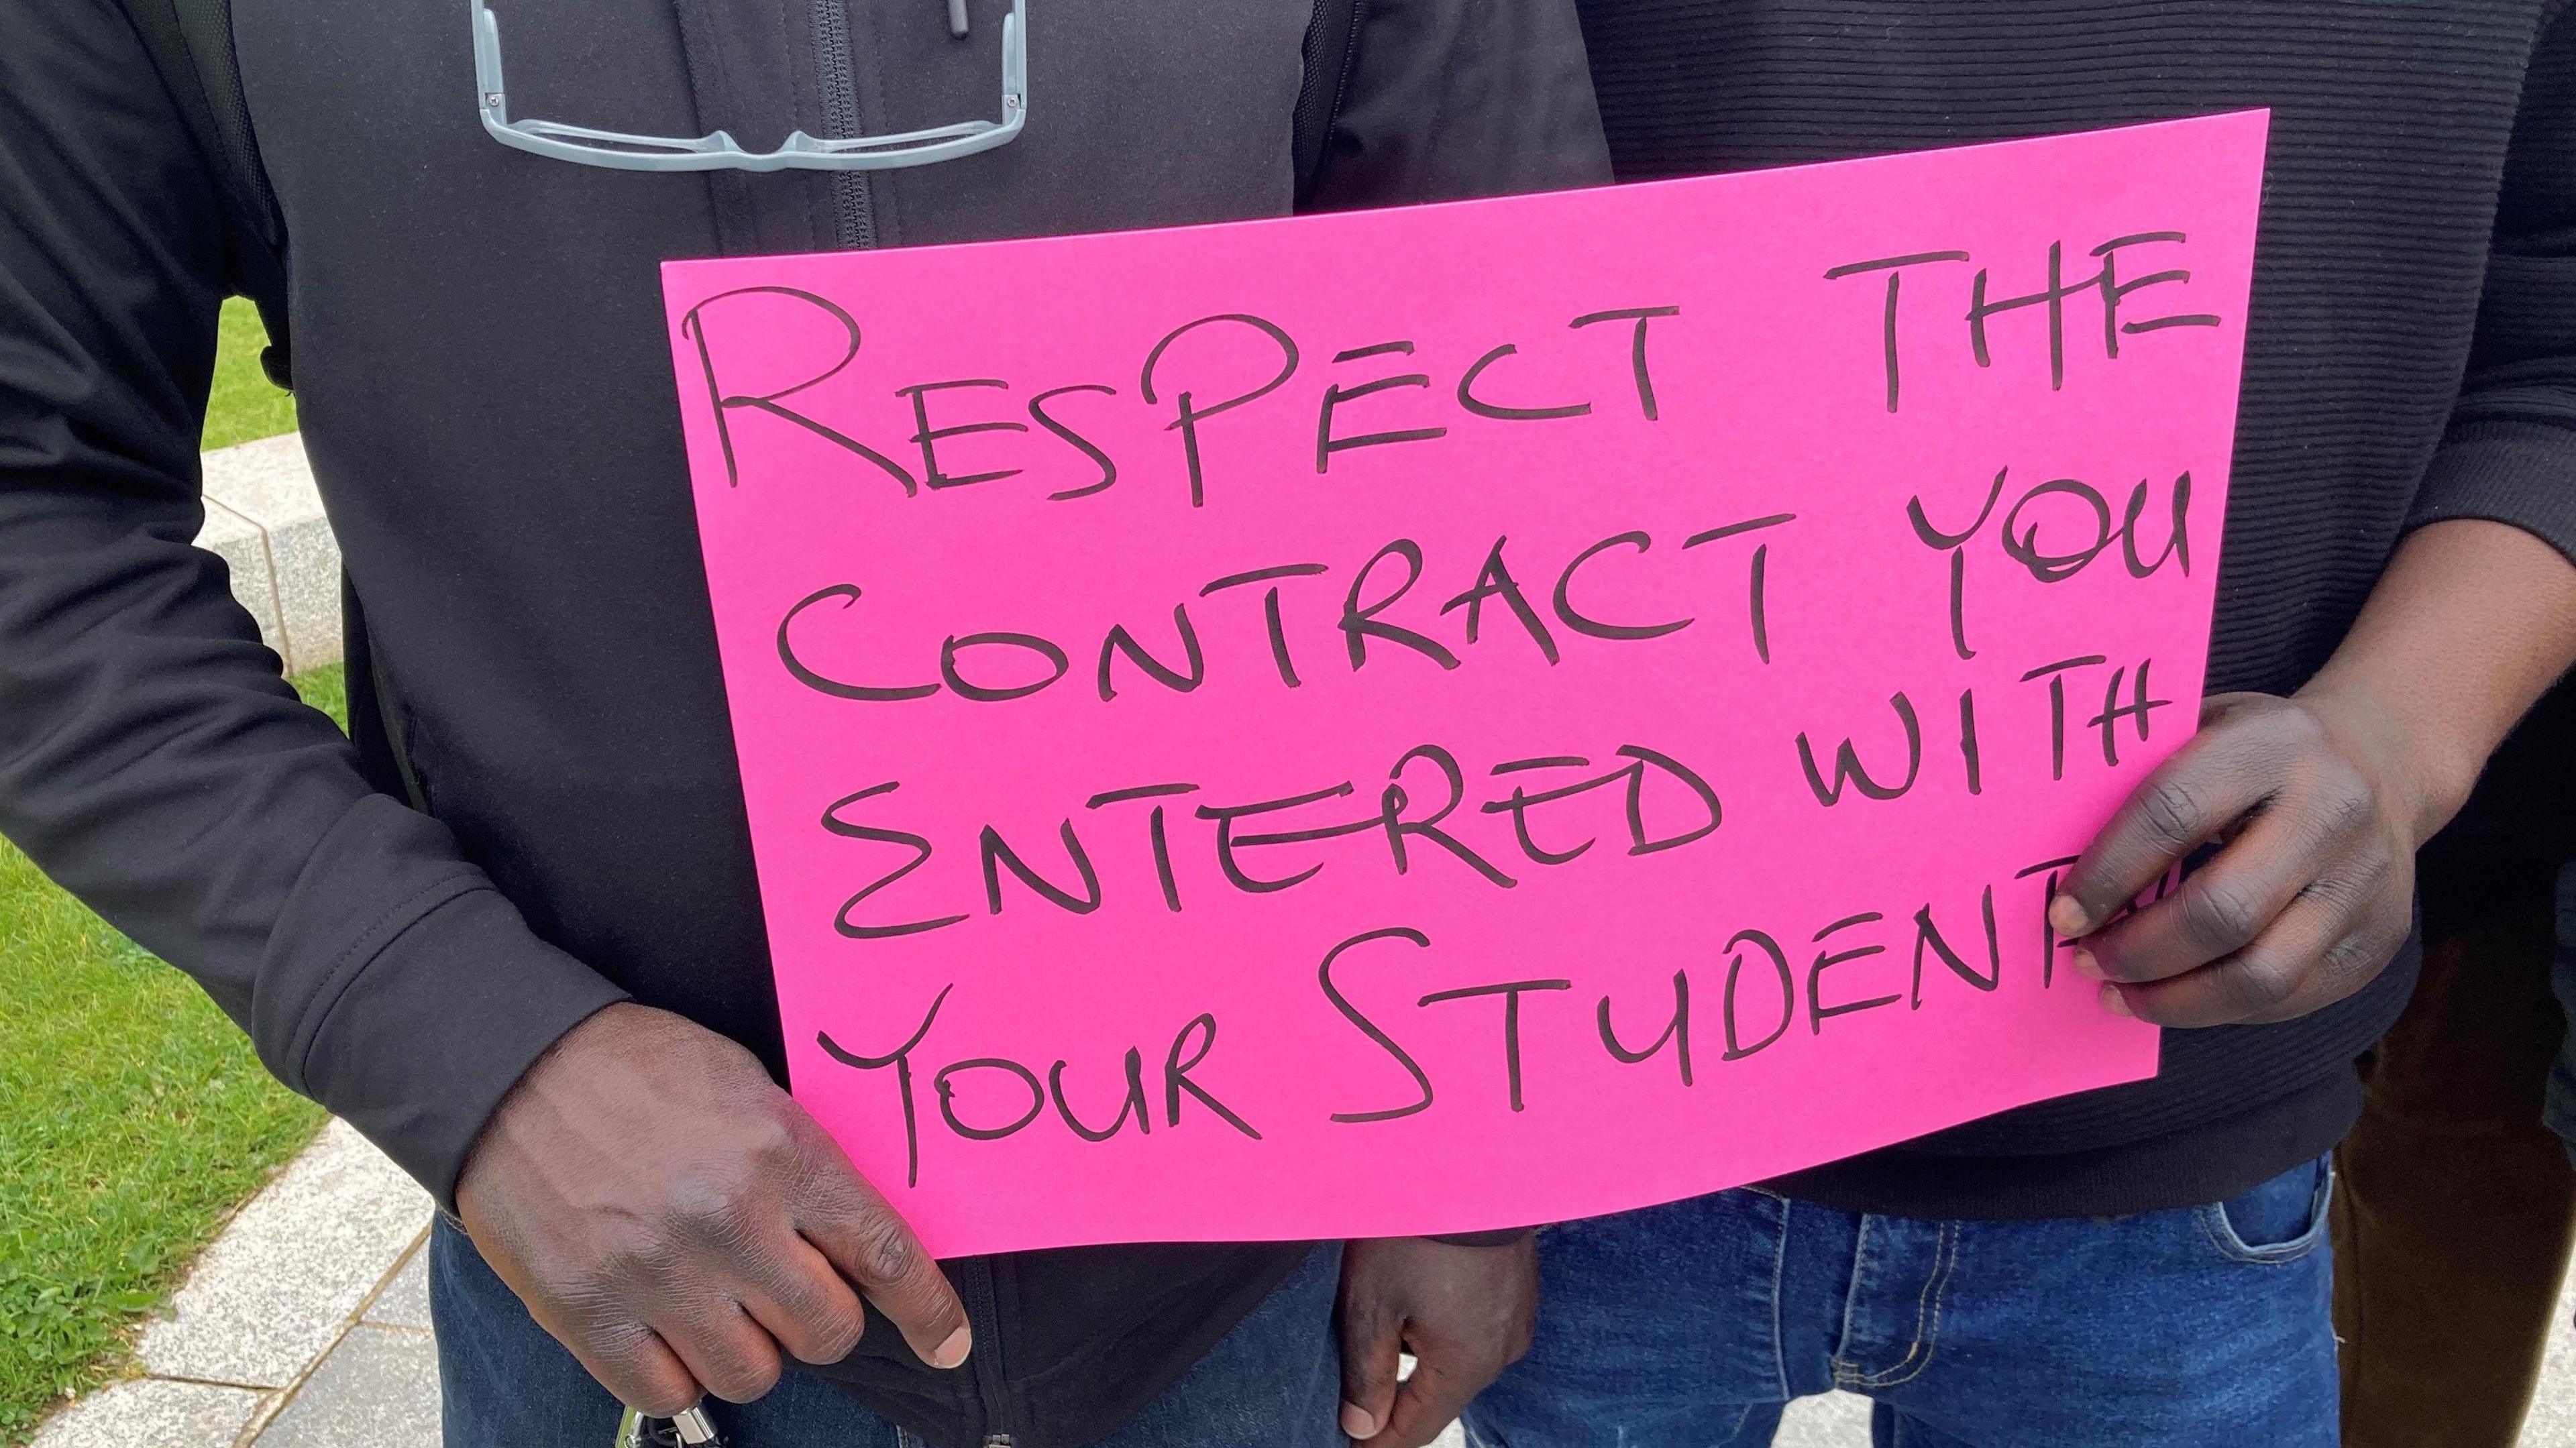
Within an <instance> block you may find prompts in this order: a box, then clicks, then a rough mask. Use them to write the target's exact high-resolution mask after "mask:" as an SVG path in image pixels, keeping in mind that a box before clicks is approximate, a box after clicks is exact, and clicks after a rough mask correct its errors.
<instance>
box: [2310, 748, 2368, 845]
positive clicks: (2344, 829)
mask: <svg viewBox="0 0 2576 1448" xmlns="http://www.w3.org/2000/svg"><path fill="white" fill-rule="evenodd" d="M2318 795H2319V797H2318V799H2317V802H2316V810H2317V818H2318V824H2319V826H2320V828H2321V829H2322V830H2323V831H2324V833H2325V834H2326V835H2327V837H2328V838H2336V839H2339V838H2343V837H2346V836H2350V835H2355V834H2359V833H2361V832H2362V831H2363V830H2366V829H2368V828H2370V827H2371V825H2373V824H2374V823H2376V822H2377V821H2378V819H2379V794H2378V791H2377V790H2375V789H2373V788H2372V787H2371V784H2370V781H2369V780H2367V779H2364V778H2362V776H2361V772H2360V771H2359V770H2356V769H2353V768H2351V767H2350V766H2343V767H2339V768H2337V769H2336V770H2335V771H2334V772H2333V773H2332V774H2331V775H2329V776H2328V777H2327V779H2326V781H2325V782H2324V784H2323V786H2322V787H2321V788H2320V789H2319V791H2318Z"/></svg>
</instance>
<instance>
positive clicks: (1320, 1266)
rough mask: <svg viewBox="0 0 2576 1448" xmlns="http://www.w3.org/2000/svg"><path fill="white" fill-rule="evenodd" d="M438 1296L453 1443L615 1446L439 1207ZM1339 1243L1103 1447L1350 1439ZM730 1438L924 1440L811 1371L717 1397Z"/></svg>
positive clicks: (444, 1394) (549, 1349)
mask: <svg viewBox="0 0 2576 1448" xmlns="http://www.w3.org/2000/svg"><path fill="white" fill-rule="evenodd" d="M429 1252H430V1257H429V1302H430V1316H431V1320H432V1321H433V1322H434V1323H435V1324H436V1325H437V1328H438V1371H439V1390H440V1397H441V1407H442V1409H443V1412H442V1414H441V1418H442V1424H443V1427H444V1429H445V1435H446V1436H445V1440H444V1441H445V1443H446V1445H447V1448H609V1440H610V1439H611V1438H612V1437H614V1436H615V1435H616V1431H617V1420H618V1417H619V1415H620V1414H621V1413H622V1412H623V1411H624V1410H623V1409H622V1408H621V1407H620V1406H619V1405H618V1402H617V1400H616V1399H615V1398H613V1397H611V1396H610V1395H609V1393H608V1390H607V1389H605V1388H602V1387H601V1386H600V1385H599V1384H598V1383H597V1382H595V1381H593V1380H592V1378H591V1376H590V1374H589V1373H588V1372H587V1371H586V1370H584V1369H583V1367H582V1365H581V1363H580V1361H579V1360H578V1359H576V1358H574V1357H573V1355H572V1354H571V1353H569V1352H567V1351H565V1350H564V1347H563V1345H562V1344H561V1343H558V1342H556V1341H555V1340H554V1339H553V1338H552V1337H550V1336H548V1335H547V1333H546V1330H545V1329H544V1328H542V1327H539V1326H537V1324H536V1320H535V1319H534V1318H531V1317H530V1316H528V1310H527V1308H526V1307H524V1306H522V1305H521V1304H520V1302H519V1299H518V1295H517V1294H516V1293H513V1292H512V1291H511V1290H510V1288H509V1285H508V1284H507V1283H505V1282H503V1281H502V1280H501V1279H500V1277H499V1276H497V1275H496V1274H495V1273H494V1272H493V1271H492V1269H491V1267H490V1266H488V1265H487V1264H486V1263H485V1262H484V1261H483V1257H482V1254H481V1253H479V1252H477V1251H476V1250H475V1248H474V1244H473V1243H472V1242H471V1241H469V1240H467V1238H466V1236H465V1234H464V1233H463V1232H460V1231H458V1230H456V1229H455V1228H454V1227H452V1226H450V1225H449V1224H448V1223H447V1221H446V1220H445V1219H444V1218H441V1219H440V1220H439V1222H438V1224H437V1226H436V1227H435V1228H433V1229H432V1231H431V1234H430V1242H429ZM1341 1264H1342V1253H1341V1248H1340V1246H1339V1245H1338V1244H1330V1245H1326V1246H1321V1247H1317V1248H1316V1249H1315V1250H1314V1251H1312V1252H1310V1253H1308V1254H1307V1256H1306V1260H1305V1262H1304V1263H1303V1264H1301V1265H1300V1266H1299V1267H1298V1268H1297V1270H1296V1271H1294V1272H1292V1273H1290V1274H1289V1276H1288V1280H1287V1281H1285V1282H1282V1283H1281V1284H1280V1285H1279V1286H1278V1288H1277V1289H1276V1290H1275V1291H1273V1292H1272V1293H1271V1294H1270V1296H1269V1297H1267V1298H1265V1299H1264V1300H1263V1301H1262V1304H1261V1305H1260V1306H1259V1307H1257V1308H1254V1309H1253V1311H1252V1313H1251V1315H1250V1316H1248V1317H1246V1318H1244V1319H1243V1321H1241V1322H1239V1323H1237V1324H1235V1327H1234V1330H1233V1331H1231V1332H1229V1333H1227V1334H1226V1335H1225V1336H1224V1337H1223V1338H1221V1339H1219V1340H1218V1342H1217V1345H1216V1346H1215V1347H1213V1348H1210V1349H1209V1350H1208V1353H1207V1355H1206V1356H1205V1357H1202V1358H1200V1359H1199V1361H1198V1363H1197V1364H1196V1365H1195V1366H1193V1367H1192V1368H1191V1369H1190V1370H1189V1372H1188V1373H1186V1374H1184V1375H1183V1376H1182V1378H1181V1380H1180V1381H1179V1382H1177V1383H1174V1384H1173V1385H1172V1386H1171V1387H1169V1388H1167V1389H1165V1390H1164V1391H1163V1392H1162V1393H1161V1394H1160V1395H1159V1396H1157V1397H1156V1398H1155V1399H1154V1400H1153V1401H1152V1402H1150V1403H1148V1404H1146V1405H1145V1409H1144V1411H1143V1412H1141V1413H1139V1414H1137V1415H1136V1417H1134V1418H1132V1419H1130V1420H1129V1421H1128V1422H1127V1423H1126V1424H1125V1425H1124V1426H1123V1427H1121V1428H1119V1429H1118V1430H1117V1431H1116V1432H1114V1433H1111V1434H1110V1435H1109V1436H1108V1437H1106V1438H1103V1439H1100V1440H1099V1443H1098V1445H1097V1448H1345V1445H1346V1444H1347V1443H1348V1442H1349V1441H1350V1440H1348V1439H1346V1438H1344V1437H1343V1436H1342V1434H1341V1429H1340V1427H1339V1426H1338V1423H1339V1418H1338V1414H1339V1413H1340V1409H1341V1396H1342V1368H1341V1350H1340V1346H1339V1343H1338V1341H1337V1339H1336V1337H1335V1334H1334V1330H1333V1299H1334V1289H1335V1288H1336V1286H1337V1285H1338V1284H1339V1282H1340V1280H1341ZM707 1412H708V1415H709V1416H710V1417H712V1418H714V1419H715V1420H716V1427H717V1428H718V1429H719V1430H720V1431H722V1432H723V1433H724V1434H725V1436H726V1437H727V1438H728V1439H729V1440H730V1441H731V1442H732V1443H733V1445H734V1448H922V1442H921V1440H920V1439H919V1438H916V1437H914V1436H913V1435H912V1434H910V1433H908V1432H905V1431H904V1430H902V1429H900V1428H897V1427H896V1426H895V1425H893V1424H892V1423H889V1422H887V1421H886V1420H884V1419H883V1418H880V1417H878V1416H876V1415H875V1414H873V1413H870V1412H869V1411H868V1410H867V1409H865V1408H862V1407H860V1406H859V1403H858V1400H857V1399H856V1398H853V1397H851V1396H850V1395H849V1394H848V1393H846V1392H843V1391H842V1390H841V1389H839V1388H836V1387H833V1386H832V1385H831V1384H829V1383H827V1382H824V1381H823V1380H822V1379H820V1378H817V1377H814V1376H813V1375H811V1374H809V1373H800V1372H790V1373H788V1374H787V1375H786V1376H785V1377H782V1378H780V1379H779V1380H778V1386H777V1387H775V1388H773V1389H771V1390H770V1392H769V1395H768V1396H767V1397H765V1398H762V1399H761V1400H760V1401H758V1402H756V1403H746V1404H744V1405H742V1406H740V1407H736V1406H733V1405H732V1404H728V1403H720V1402H716V1401H714V1400H713V1399H710V1400H708V1403H707Z"/></svg>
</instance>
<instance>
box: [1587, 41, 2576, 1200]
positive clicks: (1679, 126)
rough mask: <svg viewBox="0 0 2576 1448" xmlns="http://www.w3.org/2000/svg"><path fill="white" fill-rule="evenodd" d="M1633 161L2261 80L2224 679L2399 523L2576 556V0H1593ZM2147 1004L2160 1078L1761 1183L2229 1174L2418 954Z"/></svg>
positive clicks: (2308, 1152)
mask: <svg viewBox="0 0 2576 1448" xmlns="http://www.w3.org/2000/svg"><path fill="white" fill-rule="evenodd" d="M1584 8H1585V15H1584V29H1585V35H1586V39H1587V41H1588V42H1589V44H1590V46H1591V51H1592V62H1593V71H1594V78H1595V83H1596V85H1597V88H1598V90H1599V92H1600V98H1601V108H1602V113H1603V116H1604V119H1605V120H1606V122H1607V124H1608V127H1609V134H1610V145H1611V152H1612V157H1613V160H1614V161H1615V163H1616V164H1617V166H1618V169H1619V174H1620V177H1621V179H1623V180H1642V179H1647V178H1655V177H1668V176H1686V175H1697V174H1701V173H1706V172H1713V171H1733V170H1741V169H1745V168H1748V167H1756V166H1776V165H1784V164H1790V163H1795V162H1804V161H1824V160H1833V159H1839V158H1843V157H1849V156H1860V155H1869V154H1874V153H1881V152H1889V151H1906V150H1916V149H1921V148H1925V147H1932V146H1948V145H1958V144H1961V143H1964V142H1971V141H1983V140H1995V139H2002V138H2006V137H2017V136H2031V135H2042V134H2047V133H2050V132H2058V131H2068V130H2078V129H2083V128H2088V127H2096V126H2111V125H2122V124H2128V123H2132V122H2138V121H2148V120H2160V119H2167V118H2172V117H2178V116H2190V115H2200V114H2206V113H2209V112H2214V111H2224V110H2235V109H2239V108H2243V107H2249V106H2266V107H2270V108H2271V110H2272V112H2273V124H2272V143H2271V157H2270V164H2269V172H2268V179H2267V184H2266V188H2265V194H2264V204H2263V215H2262V234H2261V241H2260V244H2259V248H2258V251H2257V256H2256V263H2255V271H2254V293H2253V306H2252V313H2251V321H2250V324H2249V327H2248V331H2247V338H2246V351H2245V389H2244V404H2243V413H2242V417H2241V420H2240V422H2239V426H2238V433H2237V445H2236V469H2235V476H2234V480H2233V483H2232V485H2231V492H2230V500H2229V507H2228V517H2227V530H2226V545H2225V557H2224V560H2223V562H2222V565H2221V568H2220V573H2219V585H2218V619H2217V636H2216V640H2215V644H2214V647H2213V649H2212V652H2211V658H2210V678H2209V687H2210V689H2211V691H2212V692H2219V691H2224V690H2238V689H2251V690H2261V691H2265V692H2271V693H2287V692H2290V691H2291V690H2294V689H2296V688H2297V687H2299V685H2300V684H2301V683H2303V682H2304V681H2305V680H2306V679H2307V678H2308V677H2309V675H2310V674H2312V673H2314V672H2315V671H2316V669H2317V667H2318V666H2319V665H2320V664H2322V663H2323V662H2324V661H2325V659H2326V657H2327V655H2328V654H2329V653H2331V652H2332V651H2333V649H2334V647H2335V645H2336V644H2337V642H2338V641H2339V640H2340V639H2341V638H2342V637H2343V634H2344V631H2345V630H2346V629H2347V628H2348V627H2349V626H2350V625H2351V623H2352V620H2353V617H2354V615H2355V614H2356V613H2357V612H2358V611H2359V610H2360V607H2361V603H2362V599H2363V597H2364V596H2365V595H2366V594H2367V593H2368V591H2369V589H2370V586H2371V583H2372V581H2373V580H2374V579H2375V578H2376V577H2377V576H2378V574H2379V572H2380V570H2381V568H2382V566H2383V565H2384V564H2385V563H2386V561H2387V558H2388V555H2389V552H2390V550H2391V549H2392V548H2393V547H2394V546H2395V545H2396V543H2397V540H2398V539H2399V537H2400V536H2402V535H2403V533H2404V532H2405V530H2406V529H2407V528H2408V527H2410V526H2413V525H2416V524H2421V523H2424V522H2429V521H2432V520H2435V519H2441V518H2460V517H2472V518H2492V519H2496V520H2500V521H2503V522H2507V523H2512V524H2515V525H2518V526H2520V527H2523V528H2526V529H2529V530H2530V531H2532V532H2533V533H2536V534H2538V535H2540V536H2541V537H2543V538H2545V539H2547V540H2548V541H2550V542H2551V543H2553V544H2555V545H2557V546H2558V547H2559V548H2560V549H2562V550H2564V551H2566V552H2567V553H2568V554H2569V556H2570V557H2571V558H2576V22H2564V21H2562V20H2561V16H2562V14H2563V13H2564V12H2565V11H2566V10H2567V8H2568V3H2567V0H2550V3H2540V0H2487V3H2473V0H2449V3H2400V0H2346V3H2331V0H2306V3H2295V0H2127V3H2112V0H1824V3H1788V0H1588V3H1587V4H1586V5H1585V7H1584ZM2415 965H2416V952H2415V948H2414V947H2413V946H2412V945H2410V946H2409V947H2408V949H2407V951H2406V952H2405V953H2403V954H2402V955H2401V956H2400V957H2399V959H2398V960H2397V961H2396V962H2394V963H2393V964H2391V965H2390V967H2389V968H2388V970H2387V971H2386V972H2385V973H2384V974H2383V975H2382V976H2381V977H2380V978H2379V979H2378V981H2377V982H2376V983H2375V984H2373V985H2372V986H2370V987H2369V988H2368V989H2366V990H2364V991H2363V992H2361V993H2360V994H2359V995H2357V996H2354V997H2352V998H2351V999H2349V1000H2346V1001H2343V1002H2342V1003H2340V1004H2338V1005H2335V1006H2333V1007H2330V1008H2328V1009H2326V1010H2323V1011H2320V1012H2318V1013H2316V1014H2315V1015H2312V1016H2309V1017H2307V1018H2306V1019H2304V1020H2300V1021H2296V1022H2292V1023H2289V1024H2285V1025H2273V1026H2241V1027H2228V1028H2222V1029H2217V1030H2201V1031H2170V1032H2167V1033H2166V1036H2165V1046H2164V1059H2163V1069H2162V1070H2161V1071H2160V1073H2159V1074H2158V1075H2157V1076H2156V1078H2155V1079H2154V1080H2152V1081H2146V1082H2140V1083H2137V1084H2134V1085H2129V1086H2119V1087H2114V1088H2111V1089H2108V1090H2103V1091H2096V1092H2090V1093H2087V1094H2085V1095H2081V1096H2076V1097H2069V1098H2066V1099H2063V1100H2059V1101H2053V1102H2046V1103H2042V1104H2040V1105H2037V1106H2032V1107H2027V1108H2024V1109H2022V1110H2018V1111H2013V1112H2008V1113H2006V1114H2004V1115H2001V1116H1997V1117H1992V1118H1989V1119H1987V1120H1985V1121H1980V1122H1975V1123H1971V1124H1969V1125H1967V1126H1964V1127H1959V1128H1956V1129H1954V1130H1950V1131H1946V1132H1942V1133H1940V1134H1939V1135H1936V1136H1933V1137H1928V1138H1925V1139H1923V1140H1921V1141H1918V1142H1914V1143H1910V1144H1908V1145H1906V1146H1902V1147H1897V1148H1893V1149H1890V1150H1887V1151H1881V1152H1876V1153H1873V1154H1871V1155H1868V1156H1864V1157H1860V1158H1857V1159H1855V1160H1852V1161H1848V1162H1843V1163H1838V1164H1836V1165H1833V1166H1828V1167H1824V1168H1820V1169H1818V1170H1815V1171H1811V1172H1805V1173H1800V1174H1799V1175H1797V1176H1794V1177H1791V1178H1789V1179H1787V1180H1785V1181H1783V1182H1781V1183H1777V1184H1776V1185H1778V1186H1780V1187H1782V1188H1783V1189H1785V1190H1787V1191H1789V1192H1790V1193H1791V1194H1793V1195H1797V1196H1800V1197H1803V1198H1806V1199H1810V1200H1817V1201H1822V1202H1825V1203H1828V1204H1831V1205H1836V1206H1841V1207H1845V1208H1847V1209H1852V1210H1868V1211H1880V1212H1889V1213H1897V1214H1903V1215H1913V1216H1944V1217H1947V1216H1967V1217H2028V1216H2056V1215H2110V1214H2118V1213H2127V1212H2135V1211H2144V1210H2153V1209H2158V1208H2165V1207H2174V1206H2182V1205H2186V1204H2190V1203H2195V1202H2204V1201H2211V1200H2218V1199H2222V1198H2225V1197H2227V1196H2230V1195H2233V1194H2234V1193H2236V1192H2238V1191H2241V1190H2243V1189H2244V1188H2246V1187H2248V1186H2251V1185H2252V1184H2254V1183H2256V1182H2258V1181H2261V1180H2263V1179H2264V1178H2266V1177H2269V1176H2271V1175H2273V1174H2275V1173H2278V1172H2280V1171H2282V1170H2285V1169H2287V1168H2288V1167H2290V1166H2292V1165H2294V1164H2296V1163H2297V1162H2299V1161H2301V1160H2304V1159H2306V1158H2308V1157H2312V1156H2314V1155H2317V1154H2319V1153H2321V1152H2323V1151H2324V1150H2326V1149H2327V1148H2328V1147H2330V1146H2331V1145H2332V1144H2333V1143H2334V1141H2335V1140H2336V1139H2337V1138H2338V1137H2340V1136H2341V1135H2342V1134H2343V1132H2344V1131H2345V1130H2346V1129H2348V1128H2349V1126H2350V1125H2351V1123H2352V1120H2353V1117H2354V1114H2355V1113H2356V1111H2357V1110H2358V1108H2359V1100H2360V1095H2359V1088H2358V1085H2357V1083H2356V1081H2355V1078H2354V1075H2353V1071H2352V1061H2353V1058H2354V1057H2355V1056H2356V1055H2358V1054H2359V1053H2360V1052H2361V1051H2362V1050H2363V1049H2364V1048H2365V1047H2367V1046H2368V1045H2369V1044H2370V1043H2371V1042H2372V1041H2373V1040H2374V1039H2376V1038H2377V1037H2378V1036H2379V1034H2380V1033H2381V1032H2382V1031H2383V1030H2385V1029H2386V1027H2387V1026H2388V1024H2389V1022H2390V1021H2391V1020H2393V1019H2394V1018H2395V1016H2396V1014H2397V1012H2398V1011H2399V1009H2400V1008H2402V1007H2403V1006H2404V1004H2405V1002H2406V998H2407V995H2408V993H2409V992H2410V990H2411V989H2412V988H2413V984H2414V979H2415Z"/></svg>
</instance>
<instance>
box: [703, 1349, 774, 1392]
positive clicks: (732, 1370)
mask: <svg viewBox="0 0 2576 1448" xmlns="http://www.w3.org/2000/svg"><path fill="white" fill-rule="evenodd" d="M709 1371H710V1372H711V1373H712V1374H713V1376H714V1378H715V1381H714V1382H711V1383H709V1384H707V1391H708V1392H710V1393H713V1394H715V1395H716V1396H717V1397H719V1398H722V1399H724V1400H725V1401H726V1402H728V1403H748V1402H751V1401H753V1400H755V1399H758V1398H762V1397H765V1396H767V1395H768V1393H769V1390H770V1389H771V1388H774V1387H776V1386H778V1378H779V1375H780V1373H781V1372H782V1371H783V1369H782V1368H781V1367H780V1365H779V1362H778V1359H777V1358H776V1357H774V1356H773V1357H770V1358H768V1359H766V1360H764V1361H752V1360H750V1359H747V1358H742V1359H733V1360H729V1361H727V1362H726V1363H725V1365H724V1366H722V1367H719V1368H711V1369H710V1370H709Z"/></svg>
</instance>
